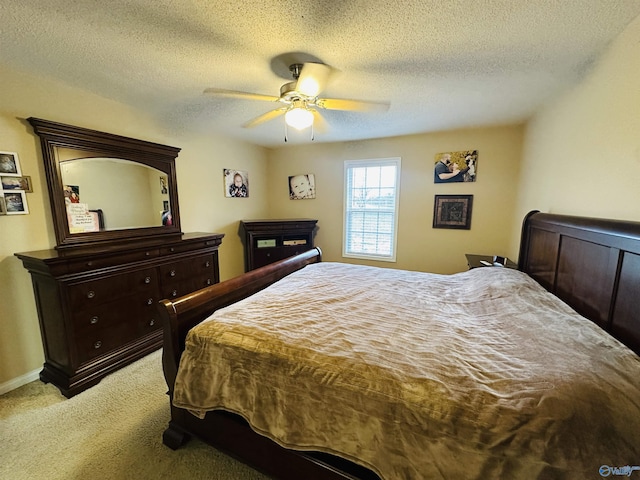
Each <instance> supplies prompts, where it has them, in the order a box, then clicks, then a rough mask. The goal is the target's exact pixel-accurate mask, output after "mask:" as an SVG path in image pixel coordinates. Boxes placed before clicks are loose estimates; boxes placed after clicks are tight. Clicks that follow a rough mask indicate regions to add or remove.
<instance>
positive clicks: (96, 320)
mask: <svg viewBox="0 0 640 480" xmlns="http://www.w3.org/2000/svg"><path fill="white" fill-rule="evenodd" d="M89 321H90V322H91V325H95V324H96V323H98V316H97V315H94V316H93V317H91V319H90V320H89Z"/></svg>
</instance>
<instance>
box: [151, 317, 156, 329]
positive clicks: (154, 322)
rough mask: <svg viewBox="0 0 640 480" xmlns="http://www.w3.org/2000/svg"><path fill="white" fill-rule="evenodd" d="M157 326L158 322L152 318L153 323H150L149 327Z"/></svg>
mask: <svg viewBox="0 0 640 480" xmlns="http://www.w3.org/2000/svg"><path fill="white" fill-rule="evenodd" d="M155 324H156V321H155V320H154V319H153V318H152V319H151V321H150V322H149V326H150V327H153V326H154V325H155Z"/></svg>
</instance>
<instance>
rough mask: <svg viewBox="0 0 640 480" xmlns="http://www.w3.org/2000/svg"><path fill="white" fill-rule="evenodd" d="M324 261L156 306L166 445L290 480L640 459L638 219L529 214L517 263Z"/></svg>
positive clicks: (538, 471) (577, 470) (448, 474)
mask: <svg viewBox="0 0 640 480" xmlns="http://www.w3.org/2000/svg"><path fill="white" fill-rule="evenodd" d="M320 260H321V253H320V251H319V249H313V250H310V251H308V252H306V253H304V254H301V255H298V256H296V257H292V258H289V259H285V260H282V261H280V262H277V263H275V264H272V265H268V266H265V267H263V268H261V269H258V270H254V271H251V272H249V273H247V274H244V275H242V276H240V277H236V278H234V279H231V280H228V281H225V282H222V283H220V284H218V285H214V286H211V287H209V288H206V289H203V290H200V291H198V292H195V293H193V294H190V295H187V296H185V297H182V298H179V299H176V300H174V301H168V300H164V301H162V302H161V305H160V312H161V315H162V317H163V324H164V351H163V368H164V373H165V377H166V380H167V385H168V387H169V396H170V399H171V402H170V403H171V421H170V423H169V426H168V428H167V430H166V431H165V433H164V436H163V441H164V443H165V444H166V445H167V446H169V447H171V448H174V449H175V448H178V447H180V446H181V445H182V444H183V443H184V442H186V441H187V440H188V439H189V438H190V436H196V437H198V438H201V439H203V440H204V441H206V442H208V443H210V444H212V445H213V446H215V447H216V448H218V449H220V450H222V451H225V452H227V453H229V454H231V455H233V456H236V457H238V458H240V459H241V460H243V461H245V462H247V463H249V464H251V465H253V466H255V467H256V468H257V469H259V470H261V471H263V472H265V473H267V474H269V475H272V476H273V477H275V478H281V479H300V478H305V479H377V478H379V479H383V480H389V479H396V478H406V479H420V478H498V477H502V478H506V477H509V478H585V477H596V475H598V472H599V471H600V469H601V468H604V469H605V470H603V471H602V472H605V473H606V469H607V468H610V469H614V468H623V467H625V466H631V465H633V464H634V462H635V463H636V464H637V463H640V357H638V355H637V353H638V352H639V351H640V315H638V314H637V312H638V309H639V308H640V223H633V222H620V221H612V220H602V219H592V218H581V217H570V216H561V215H552V214H544V213H540V212H531V213H530V214H529V215H527V216H526V218H525V220H524V222H523V227H522V238H521V246H520V255H519V259H518V264H519V270H512V269H506V268H498V267H495V268H478V269H473V270H469V271H467V272H462V273H459V274H456V275H435V274H429V273H423V272H406V271H400V270H393V269H378V268H374V267H364V266H356V265H347V264H340V263H334V262H321V261H320ZM610 471H613V470H610Z"/></svg>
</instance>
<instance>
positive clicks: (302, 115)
mask: <svg viewBox="0 0 640 480" xmlns="http://www.w3.org/2000/svg"><path fill="white" fill-rule="evenodd" d="M284 121H285V122H286V123H287V125H289V126H290V127H292V128H295V129H296V130H304V129H305V128H309V127H310V126H311V125H313V113H311V110H309V109H307V108H304V107H296V108H292V109H290V110H288V111H287V113H285V115H284Z"/></svg>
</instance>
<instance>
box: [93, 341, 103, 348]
mask: <svg viewBox="0 0 640 480" xmlns="http://www.w3.org/2000/svg"><path fill="white" fill-rule="evenodd" d="M101 346H102V342H101V341H100V340H98V341H97V342H96V343H94V344H93V348H95V349H96V350H97V349H99V348H100V347H101Z"/></svg>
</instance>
